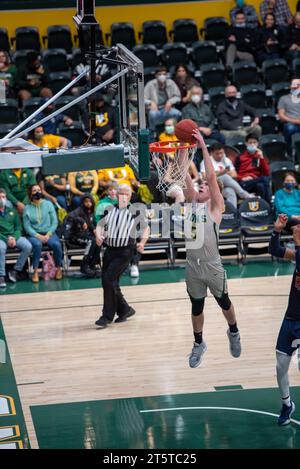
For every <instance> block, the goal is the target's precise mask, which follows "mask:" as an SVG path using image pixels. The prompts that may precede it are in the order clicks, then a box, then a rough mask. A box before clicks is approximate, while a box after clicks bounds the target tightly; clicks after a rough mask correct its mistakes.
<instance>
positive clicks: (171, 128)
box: [165, 125, 175, 134]
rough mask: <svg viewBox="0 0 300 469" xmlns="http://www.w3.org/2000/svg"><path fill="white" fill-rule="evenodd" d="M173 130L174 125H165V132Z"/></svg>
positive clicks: (169, 132)
mask: <svg viewBox="0 0 300 469" xmlns="http://www.w3.org/2000/svg"><path fill="white" fill-rule="evenodd" d="M174 130H175V127H174V125H166V127H165V132H166V134H173V133H174Z"/></svg>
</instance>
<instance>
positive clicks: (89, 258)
mask: <svg viewBox="0 0 300 469" xmlns="http://www.w3.org/2000/svg"><path fill="white" fill-rule="evenodd" d="M94 209H95V202H94V199H93V197H92V196H91V195H89V194H86V195H83V196H82V197H81V202H80V206H79V207H78V208H76V209H75V210H73V212H71V213H69V215H68V216H67V217H66V219H65V222H64V226H65V233H64V234H65V240H66V243H67V245H69V246H70V245H71V246H73V245H75V246H81V247H84V248H86V251H85V254H84V257H83V259H82V261H81V264H80V271H81V272H82V273H83V274H85V275H86V276H87V277H90V278H93V277H96V276H97V275H98V274H99V272H98V271H97V269H96V265H97V264H99V262H100V247H99V246H97V244H96V237H95V230H96V222H95V216H94Z"/></svg>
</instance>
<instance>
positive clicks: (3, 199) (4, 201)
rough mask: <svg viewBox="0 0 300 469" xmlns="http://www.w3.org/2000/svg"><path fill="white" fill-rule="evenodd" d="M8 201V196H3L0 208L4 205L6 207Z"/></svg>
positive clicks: (0, 200)
mask: <svg viewBox="0 0 300 469" xmlns="http://www.w3.org/2000/svg"><path fill="white" fill-rule="evenodd" d="M6 201H7V199H6V197H5V198H2V199H0V208H3V207H5V205H6Z"/></svg>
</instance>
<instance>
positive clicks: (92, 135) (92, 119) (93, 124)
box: [89, 24, 97, 145]
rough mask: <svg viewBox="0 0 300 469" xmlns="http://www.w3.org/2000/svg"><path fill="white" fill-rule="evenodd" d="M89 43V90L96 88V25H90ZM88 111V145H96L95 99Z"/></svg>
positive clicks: (93, 98) (94, 98)
mask: <svg viewBox="0 0 300 469" xmlns="http://www.w3.org/2000/svg"><path fill="white" fill-rule="evenodd" d="M90 31H91V41H90V52H91V56H90V89H91V90H92V89H93V88H95V86H96V25H95V24H92V25H91V27H90ZM89 111H90V143H91V144H92V145H96V144H97V139H96V97H95V95H94V96H93V97H92V100H91V102H90V106H89Z"/></svg>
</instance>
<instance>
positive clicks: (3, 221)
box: [0, 189, 32, 288]
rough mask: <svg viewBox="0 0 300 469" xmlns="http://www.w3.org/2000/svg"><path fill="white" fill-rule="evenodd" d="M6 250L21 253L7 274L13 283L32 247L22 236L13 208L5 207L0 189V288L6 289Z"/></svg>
mask: <svg viewBox="0 0 300 469" xmlns="http://www.w3.org/2000/svg"><path fill="white" fill-rule="evenodd" d="M7 248H11V249H13V248H17V249H18V250H19V251H21V252H20V256H19V258H18V260H17V262H16V264H15V266H14V268H13V269H12V270H10V271H9V273H8V277H9V279H10V281H11V282H14V283H15V282H16V281H17V280H18V275H19V273H20V272H21V271H22V270H23V267H24V265H25V263H26V261H27V259H28V256H29V255H30V253H31V249H32V246H31V244H30V242H29V241H28V240H27V239H26V238H24V237H23V236H22V228H21V223H20V218H19V215H18V214H17V212H16V211H15V209H14V208H11V207H9V206H8V205H7V198H6V192H5V189H0V288H4V287H6V283H5V255H6V251H7Z"/></svg>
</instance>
